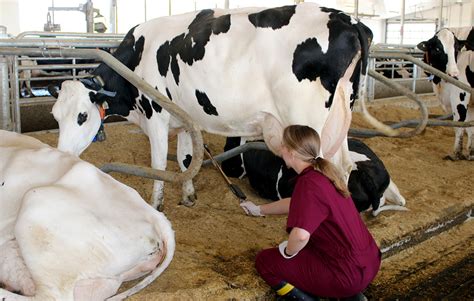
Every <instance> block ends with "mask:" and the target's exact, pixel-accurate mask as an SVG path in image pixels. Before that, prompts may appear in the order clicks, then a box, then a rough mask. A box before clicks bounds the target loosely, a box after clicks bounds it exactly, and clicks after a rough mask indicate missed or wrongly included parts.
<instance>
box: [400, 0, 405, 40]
mask: <svg viewBox="0 0 474 301" xmlns="http://www.w3.org/2000/svg"><path fill="white" fill-rule="evenodd" d="M404 27H405V0H402V8H401V11H400V45H402V44H403V36H404V34H405V28H404Z"/></svg>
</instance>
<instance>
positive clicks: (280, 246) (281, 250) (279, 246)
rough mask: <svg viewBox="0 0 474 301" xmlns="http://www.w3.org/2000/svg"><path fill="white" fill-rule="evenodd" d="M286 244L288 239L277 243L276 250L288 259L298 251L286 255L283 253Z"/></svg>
mask: <svg viewBox="0 0 474 301" xmlns="http://www.w3.org/2000/svg"><path fill="white" fill-rule="evenodd" d="M286 246H288V241H287V240H285V241H284V242H282V243H280V244H279V245H278V250H279V251H280V254H281V256H283V257H284V258H286V259H290V258H293V257H295V256H296V255H297V254H298V252H296V253H295V254H293V255H286V253H285V250H286Z"/></svg>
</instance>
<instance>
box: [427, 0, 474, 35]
mask: <svg viewBox="0 0 474 301" xmlns="http://www.w3.org/2000/svg"><path fill="white" fill-rule="evenodd" d="M471 6H472V4H471ZM441 28H443V0H440V3H439V15H438V29H436V31H438V30H440V29H441Z"/></svg>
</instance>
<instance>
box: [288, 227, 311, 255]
mask: <svg viewBox="0 0 474 301" xmlns="http://www.w3.org/2000/svg"><path fill="white" fill-rule="evenodd" d="M310 236H311V234H310V233H309V232H308V231H306V230H305V229H301V228H298V227H294V228H293V229H291V232H290V236H289V237H288V245H287V246H286V250H285V253H286V255H288V256H292V255H294V254H296V253H298V252H299V251H300V250H301V249H303V248H304V246H306V244H307V243H308V241H309V238H310Z"/></svg>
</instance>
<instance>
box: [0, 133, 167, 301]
mask: <svg viewBox="0 0 474 301" xmlns="http://www.w3.org/2000/svg"><path fill="white" fill-rule="evenodd" d="M0 183H1V186H0V195H1V198H0V287H4V288H5V289H1V288H0V300H2V301H13V300H22V301H23V300H24V301H27V300H38V301H42V300H57V301H67V300H75V301H78V300H84V301H93V300H104V299H106V298H108V297H110V296H112V295H114V294H115V293H116V292H117V289H118V288H119V287H120V285H121V283H122V282H123V281H129V280H133V279H136V278H138V277H141V276H144V275H146V274H148V273H149V275H147V276H146V277H145V278H144V279H143V280H142V281H141V282H139V283H138V284H137V285H136V286H134V287H132V288H131V289H130V290H127V291H125V292H123V293H121V294H119V295H116V296H114V297H113V298H112V299H113V300H121V299H123V298H126V297H128V296H130V295H131V294H133V293H136V292H137V291H139V290H140V289H142V288H143V287H145V286H146V285H148V284H149V283H151V282H152V281H153V280H154V279H155V278H156V277H158V276H159V275H160V274H161V273H162V272H163V271H164V270H165V269H166V267H167V266H168V265H169V264H170V262H171V259H172V257H173V254H174V249H175V240H174V232H173V230H172V229H171V224H170V222H169V221H168V219H167V218H166V217H165V216H164V215H163V214H162V213H160V212H158V211H156V210H154V209H153V208H152V207H151V206H149V205H148V204H147V203H146V202H145V201H144V200H143V199H142V198H141V197H140V195H139V194H138V193H137V192H136V191H135V190H133V189H132V188H130V187H128V186H126V185H124V184H122V183H120V182H118V181H116V180H114V179H113V178H112V177H111V176H109V175H107V174H105V173H103V172H101V171H100V170H99V169H97V168H96V167H94V166H93V165H91V164H89V163H87V162H84V161H82V160H80V159H79V158H77V157H76V156H73V155H70V154H67V153H64V152H61V151H59V150H57V149H54V148H51V147H50V146H48V145H46V144H43V143H41V142H40V141H38V140H36V139H34V138H31V137H28V136H22V135H19V134H16V133H12V132H7V131H0ZM13 292H19V293H21V294H22V295H23V296H22V295H19V294H16V293H13ZM109 300H110V299H109Z"/></svg>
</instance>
